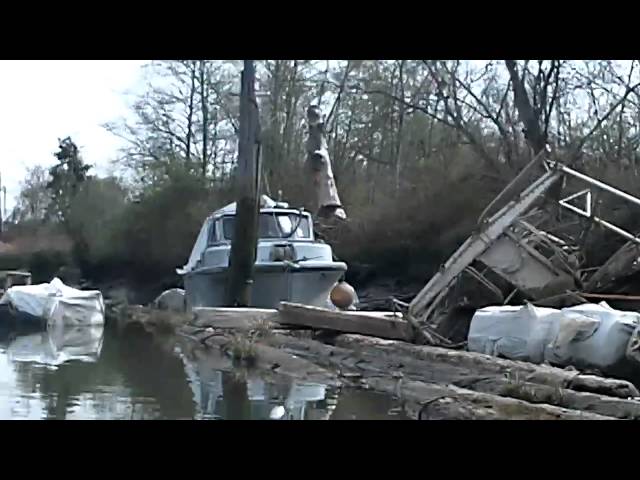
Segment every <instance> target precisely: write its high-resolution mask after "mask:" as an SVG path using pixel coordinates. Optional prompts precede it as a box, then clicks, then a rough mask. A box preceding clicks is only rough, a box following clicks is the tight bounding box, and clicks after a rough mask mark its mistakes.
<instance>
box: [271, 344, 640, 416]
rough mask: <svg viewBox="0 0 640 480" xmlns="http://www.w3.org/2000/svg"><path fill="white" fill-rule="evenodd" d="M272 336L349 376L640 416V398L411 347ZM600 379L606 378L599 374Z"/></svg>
mask: <svg viewBox="0 0 640 480" xmlns="http://www.w3.org/2000/svg"><path fill="white" fill-rule="evenodd" d="M341 337H345V336H341ZM353 337H358V336H356V335H354V336H353ZM339 338H340V337H339ZM269 341H270V342H271V344H272V345H278V346H279V347H280V348H283V349H285V350H286V351H287V352H289V353H295V354H297V355H300V356H303V357H306V358H308V359H309V360H312V361H314V362H316V363H318V364H321V365H324V366H327V367H332V368H335V369H338V370H339V371H341V372H342V373H343V375H344V376H346V378H347V379H348V378H359V379H363V381H365V382H366V380H367V379H368V378H369V377H376V376H378V377H379V376H384V377H386V378H391V377H394V376H395V377H398V378H401V377H402V378H405V379H408V380H415V381H421V382H425V383H429V384H431V383H437V384H447V385H453V386H456V387H459V388H465V389H467V390H472V391H475V392H479V393H487V394H491V395H497V396H501V397H510V398H514V399H518V400H523V401H526V402H529V403H532V404H550V405H555V406H558V407H563V408H567V409H570V410H580V411H585V412H590V413H594V414H599V415H602V416H609V417H615V418H620V419H640V402H638V401H635V400H625V399H621V398H615V397H609V396H605V395H600V394H595V393H586V392H579V391H574V390H571V389H566V388H560V387H557V386H550V385H545V384H540V383H531V382H525V381H523V380H522V379H521V378H518V377H517V376H513V375H511V372H507V375H505V372H501V373H494V372H489V373H487V372H482V371H477V370H470V369H469V368H467V367H464V366H459V365H455V364H447V363H441V362H428V361H424V360H420V359H417V358H415V356H408V355H407V354H406V352H405V353H400V352H390V351H386V350H385V349H381V348H379V347H378V348H376V347H371V346H364V347H363V346H362V345H359V346H356V345H355V344H354V343H353V342H351V343H350V345H351V347H352V348H353V349H349V348H342V347H336V346H331V345H325V344H323V343H321V342H317V341H315V340H311V339H304V338H293V337H291V336H285V335H274V336H273V337H270V339H269ZM426 348H433V347H426ZM595 378H598V377H595ZM591 380H593V379H591ZM598 380H606V379H599V378H598Z"/></svg>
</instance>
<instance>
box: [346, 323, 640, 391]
mask: <svg viewBox="0 0 640 480" xmlns="http://www.w3.org/2000/svg"><path fill="white" fill-rule="evenodd" d="M335 344H336V345H337V346H341V347H346V348H358V347H360V348H366V347H375V349H376V350H378V351H386V352H387V353H390V354H393V355H400V354H405V355H407V356H410V357H414V358H418V359H420V360H424V361H426V362H429V363H433V364H438V363H439V364H448V365H451V366H454V367H462V368H465V369H467V370H468V371H470V372H474V373H475V374H478V375H490V374H500V375H503V376H504V375H508V376H510V377H512V378H517V379H518V380H519V381H523V382H529V383H534V384H542V385H548V386H550V387H554V388H567V389H570V390H575V391H580V392H590V393H597V394H601V395H607V396H611V397H618V398H630V397H638V396H640V393H639V392H638V389H637V388H636V387H634V386H633V384H631V383H630V382H627V381H625V380H617V379H613V378H604V377H598V376H595V375H585V374H581V373H580V372H578V371H568V370H561V369H559V368H554V367H550V366H547V365H536V364H533V363H527V362H519V361H515V360H505V359H502V358H497V357H492V356H490V355H484V354H481V353H475V352H463V351H457V350H450V349H446V348H439V347H430V346H421V345H412V344H409V343H406V342H397V341H392V340H383V339H378V338H372V337H364V336H361V335H340V336H338V337H337V338H336V339H335Z"/></svg>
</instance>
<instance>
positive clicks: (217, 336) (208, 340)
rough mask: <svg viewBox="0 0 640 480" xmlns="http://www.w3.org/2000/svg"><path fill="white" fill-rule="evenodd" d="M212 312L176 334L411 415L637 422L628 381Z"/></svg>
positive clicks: (256, 314) (637, 406)
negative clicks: (241, 351) (244, 352)
mask: <svg viewBox="0 0 640 480" xmlns="http://www.w3.org/2000/svg"><path fill="white" fill-rule="evenodd" d="M212 310H215V311H214V312H212V311H211V310H206V309H203V310H200V311H196V312H194V315H193V316H192V317H191V318H192V320H191V321H190V322H188V323H187V324H184V325H182V326H181V327H180V328H179V332H181V333H182V334H183V335H185V336H187V337H189V338H191V339H193V340H195V341H196V342H197V343H198V344H199V345H200V346H201V347H200V348H204V349H210V350H211V351H219V352H222V353H224V354H225V355H227V356H228V355H229V352H230V351H232V350H233V348H234V345H235V344H236V343H237V342H238V341H240V342H241V343H242V344H244V345H250V346H251V349H252V350H253V352H254V353H255V365H254V367H255V368H257V369H258V370H260V371H263V372H266V373H268V374H271V375H273V374H276V375H285V376H288V377H290V378H297V379H301V380H306V381H317V382H320V383H327V384H336V383H340V384H342V385H347V386H349V385H351V386H355V387H358V388H368V389H373V390H376V391H379V392H383V393H387V394H388V393H392V394H394V395H398V396H399V397H400V398H401V399H402V400H403V401H405V400H406V402H408V403H407V405H409V404H411V405H413V406H414V407H415V408H413V409H411V408H410V409H409V410H411V411H413V412H414V414H415V416H416V417H418V416H419V417H420V418H461V419H462V418H464V419H467V418H477V419H482V418H527V419H538V418H545V419H551V418H566V419H570V418H571V419H573V418H601V417H607V418H620V419H627V418H628V419H637V418H640V402H638V401H636V400H630V399H628V397H635V396H638V392H637V389H635V387H633V385H632V384H630V383H629V382H626V381H622V380H615V379H607V378H601V377H597V376H593V375H583V374H580V373H579V372H577V371H567V370H561V369H558V368H553V367H549V366H545V365H534V364H529V363H525V362H517V361H511V360H504V359H500V358H495V357H490V356H488V355H483V354H478V353H472V352H461V351H455V350H449V349H444V348H438V347H431V346H419V345H413V344H410V343H407V342H404V341H397V340H384V339H381V338H375V337H370V336H364V335H358V334H336V333H335V332H327V331H326V330H325V331H322V332H318V331H317V330H315V331H313V330H312V331H310V330H298V331H291V330H287V329H285V328H284V325H282V324H280V323H279V322H283V323H284V322H285V320H284V319H283V318H280V316H281V315H282V312H274V311H271V310H264V311H252V312H247V315H244V314H243V318H244V321H243V322H241V324H242V325H241V328H240V329H237V328H234V326H233V322H234V319H233V314H232V312H231V311H229V312H227V311H222V312H221V309H212ZM137 313H138V314H140V313H142V312H137ZM144 313H145V314H146V313H147V312H146V311H145V312H144ZM274 314H275V315H274ZM144 316H145V315H144V314H143V317H144ZM355 317H356V316H355V315H353V316H351V317H350V318H355ZM186 318H188V316H183V317H182V319H183V320H184V319H186ZM274 319H275V320H278V321H274ZM236 320H237V317H236ZM376 320H378V318H376ZM235 325H236V326H237V325H238V324H237V323H236V324H235ZM278 325H280V328H279V329H275V328H274V326H278ZM317 328H320V325H318V326H317ZM234 330H235V331H234ZM238 330H239V331H238ZM319 339H322V340H323V341H319ZM338 377H339V380H338ZM398 385H399V386H398ZM392 388H393V389H396V390H393V391H392ZM398 388H400V390H397V389H398ZM396 391H397V393H396Z"/></svg>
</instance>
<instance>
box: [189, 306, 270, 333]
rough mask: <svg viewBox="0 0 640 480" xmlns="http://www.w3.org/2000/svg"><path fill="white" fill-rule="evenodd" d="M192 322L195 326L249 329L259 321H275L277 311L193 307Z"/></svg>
mask: <svg viewBox="0 0 640 480" xmlns="http://www.w3.org/2000/svg"><path fill="white" fill-rule="evenodd" d="M193 316H194V320H193V324H194V325H195V326H197V327H212V328H222V329H237V330H251V329H253V328H256V327H257V326H259V325H260V323H261V322H265V321H271V322H276V321H277V319H278V311H277V310H275V309H271V308H226V307H225V308H209V307H206V308H205V307H201V308H194V309H193Z"/></svg>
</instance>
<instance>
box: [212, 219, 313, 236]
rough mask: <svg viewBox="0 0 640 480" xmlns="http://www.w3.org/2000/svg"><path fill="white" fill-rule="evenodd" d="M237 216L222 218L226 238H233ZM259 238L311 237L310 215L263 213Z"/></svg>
mask: <svg viewBox="0 0 640 480" xmlns="http://www.w3.org/2000/svg"><path fill="white" fill-rule="evenodd" d="M234 225H235V217H223V218H222V231H223V234H224V238H225V239H226V240H232V239H233V229H234ZM258 237H259V238H264V239H266V238H286V239H291V240H300V239H310V238H311V230H310V225H309V217H307V216H306V215H298V214H297V213H276V212H274V213H261V214H260V215H259V217H258Z"/></svg>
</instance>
